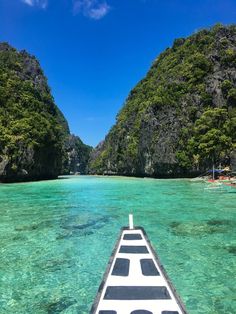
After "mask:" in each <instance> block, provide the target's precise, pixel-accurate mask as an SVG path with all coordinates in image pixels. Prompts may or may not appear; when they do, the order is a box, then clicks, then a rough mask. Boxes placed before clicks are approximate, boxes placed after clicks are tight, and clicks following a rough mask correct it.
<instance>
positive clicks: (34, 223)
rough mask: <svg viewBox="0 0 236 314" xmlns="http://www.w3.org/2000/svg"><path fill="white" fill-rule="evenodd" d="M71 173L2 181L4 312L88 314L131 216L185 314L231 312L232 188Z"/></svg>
mask: <svg viewBox="0 0 236 314" xmlns="http://www.w3.org/2000/svg"><path fill="white" fill-rule="evenodd" d="M204 187H205V185H204V184H201V183H189V182H188V181H187V180H152V179H130V178H129V179H128V178H104V177H102V178H99V177H86V176H84V177H82V176H81V177H69V178H67V179H61V180H56V181H45V182H35V183H23V184H11V185H0V200H1V202H0V313H2V314H9V313H39V314H41V313H42V314H45V313H48V314H52V313H64V314H65V313H70V314H74V313H79V314H85V313H88V312H89V309H90V306H91V304H92V302H93V299H94V297H95V295H96V292H97V288H98V286H99V284H100V281H101V278H102V276H103V273H104V271H105V268H106V265H107V261H108V259H109V257H110V254H111V251H112V249H113V247H114V244H115V242H116V239H117V237H118V234H119V229H120V227H121V226H124V225H127V217H128V214H129V213H130V212H133V213H134V218H135V224H136V225H142V226H143V227H144V228H145V229H146V231H147V233H148V236H149V238H150V240H151V242H152V243H153V245H154V247H155V248H156V249H157V251H158V254H159V256H160V258H161V261H162V263H163V264H164V266H165V268H166V270H167V272H168V274H169V276H170V278H171V280H172V282H173V283H174V285H175V287H176V289H177V291H178V292H179V294H180V295H181V297H182V299H183V301H184V303H185V304H186V306H187V309H188V311H189V313H190V314H197V313H198V314H203V313H204V314H216V313H219V314H222V313H227V314H233V313H234V314H235V313H236V284H235V276H236V189H234V190H233V189H232V190H230V189H229V190H227V191H220V190H210V191H209V190H205V189H204Z"/></svg>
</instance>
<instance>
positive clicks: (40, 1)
mask: <svg viewBox="0 0 236 314" xmlns="http://www.w3.org/2000/svg"><path fill="white" fill-rule="evenodd" d="M22 2H24V3H25V4H28V5H30V6H31V7H33V6H37V7H39V8H42V9H46V7H47V5H48V0H22Z"/></svg>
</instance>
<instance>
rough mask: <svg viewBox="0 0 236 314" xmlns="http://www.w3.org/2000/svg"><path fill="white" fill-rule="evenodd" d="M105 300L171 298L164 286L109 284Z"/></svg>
mask: <svg viewBox="0 0 236 314" xmlns="http://www.w3.org/2000/svg"><path fill="white" fill-rule="evenodd" d="M104 299H105V300H167V299H171V297H170V295H169V293H168V291H167V289H166V287H153V286H109V287H107V289H106V293H105V296H104Z"/></svg>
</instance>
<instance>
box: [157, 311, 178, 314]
mask: <svg viewBox="0 0 236 314" xmlns="http://www.w3.org/2000/svg"><path fill="white" fill-rule="evenodd" d="M161 314H179V312H177V311H162V312H161Z"/></svg>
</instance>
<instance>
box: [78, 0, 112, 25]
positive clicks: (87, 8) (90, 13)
mask: <svg viewBox="0 0 236 314" xmlns="http://www.w3.org/2000/svg"><path fill="white" fill-rule="evenodd" d="M109 10H110V6H109V5H108V4H107V2H106V1H99V0H74V3H73V13H74V14H75V15H76V14H79V13H82V14H83V15H84V16H86V17H90V18H91V19H94V20H100V19H101V18H103V17H104V16H105V15H106V14H107V13H108V12H109Z"/></svg>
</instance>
